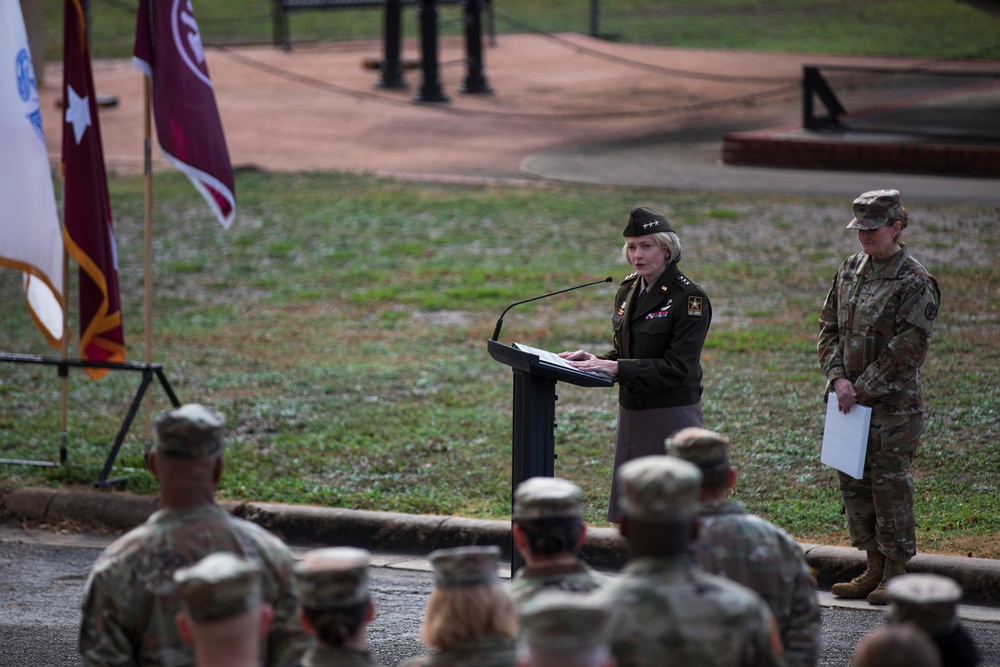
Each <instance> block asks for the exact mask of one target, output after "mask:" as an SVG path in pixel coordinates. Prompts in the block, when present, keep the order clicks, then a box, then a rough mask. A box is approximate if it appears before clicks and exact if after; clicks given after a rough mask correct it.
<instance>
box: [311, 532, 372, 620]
mask: <svg viewBox="0 0 1000 667" xmlns="http://www.w3.org/2000/svg"><path fill="white" fill-rule="evenodd" d="M369 563H371V554H370V553H369V552H368V551H366V550H365V549H356V548H354V547H328V548H325V549H313V550H312V551H310V552H308V553H307V554H306V555H305V556H304V557H303V558H302V560H300V561H299V562H297V563H296V564H295V583H296V585H297V586H298V589H299V606H301V607H303V608H305V609H316V610H330V609H346V608H348V607H354V606H356V605H359V604H361V603H363V602H366V601H367V600H368V597H369V593H368V565H369Z"/></svg>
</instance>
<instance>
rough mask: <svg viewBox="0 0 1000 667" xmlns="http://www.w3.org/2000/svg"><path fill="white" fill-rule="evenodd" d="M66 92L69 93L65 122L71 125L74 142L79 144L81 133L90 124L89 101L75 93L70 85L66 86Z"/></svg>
mask: <svg viewBox="0 0 1000 667" xmlns="http://www.w3.org/2000/svg"><path fill="white" fill-rule="evenodd" d="M66 92H67V93H69V106H68V107H67V108H66V122H67V123H71V124H72V125H73V137H74V138H76V143H77V145H78V146H79V145H80V139H81V138H83V133H84V132H86V131H87V128H88V127H89V126H90V103H89V102H88V98H87V97H80V96H79V95H77V94H76V91H75V90H73V87H72V86H66Z"/></svg>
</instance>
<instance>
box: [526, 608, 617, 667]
mask: <svg viewBox="0 0 1000 667" xmlns="http://www.w3.org/2000/svg"><path fill="white" fill-rule="evenodd" d="M611 614H612V612H611V610H610V609H609V608H607V607H606V606H604V605H602V604H601V603H600V602H599V601H598V600H597V599H596V598H594V597H592V596H587V595H579V594H575V593H569V592H565V591H543V592H542V593H540V594H539V595H537V596H535V597H534V598H532V599H531V600H529V601H528V602H527V603H526V604H525V605H524V606H523V607H522V608H521V609H520V617H519V622H520V627H521V646H520V648H519V650H518V654H519V657H520V658H521V660H520V662H521V664H524V665H529V666H530V667H601V666H602V665H604V664H606V663H607V662H608V660H609V656H610V654H611V647H610V643H609V642H610V630H611Z"/></svg>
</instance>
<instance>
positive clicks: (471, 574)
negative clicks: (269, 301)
mask: <svg viewBox="0 0 1000 667" xmlns="http://www.w3.org/2000/svg"><path fill="white" fill-rule="evenodd" d="M428 558H429V559H430V561H431V565H432V566H433V567H434V582H435V583H436V584H437V586H438V588H466V587H470V586H490V585H492V584H495V583H497V582H499V581H500V577H499V576H497V563H498V561H499V560H500V547H498V546H496V545H491V546H485V547H457V548H454V549H438V550H437V551H434V552H432V553H431V555H430V556H429V557H428Z"/></svg>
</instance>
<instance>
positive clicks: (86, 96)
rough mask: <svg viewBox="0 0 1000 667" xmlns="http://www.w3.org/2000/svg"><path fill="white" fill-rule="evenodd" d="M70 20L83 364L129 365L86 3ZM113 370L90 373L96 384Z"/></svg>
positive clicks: (66, 36) (68, 186) (73, 6)
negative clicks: (88, 362) (123, 328)
mask: <svg viewBox="0 0 1000 667" xmlns="http://www.w3.org/2000/svg"><path fill="white" fill-rule="evenodd" d="M63 21H64V22H63V109H64V118H63V121H64V122H63V133H62V170H63V179H64V185H63V197H64V212H63V224H64V226H63V239H64V241H65V244H66V250H67V251H69V254H70V256H72V257H73V259H75V260H76V262H77V264H79V265H80V358H81V359H86V360H97V361H124V360H125V333H124V331H123V330H122V311H121V300H120V298H119V293H118V251H117V249H116V248H115V234H114V229H113V228H112V224H111V203H110V201H109V199H108V179H107V176H106V174H105V172H104V150H103V148H102V147H101V125H100V122H99V118H98V116H97V103H96V101H95V99H94V96H95V93H94V75H93V73H92V72H91V69H90V50H89V49H88V47H87V28H86V24H85V22H84V17H83V8H82V7H81V5H80V0H66V3H65V17H64V20H63ZM107 372H108V371H107V370H106V369H103V368H88V369H87V373H89V374H90V376H91V377H92V378H94V379H95V380H98V379H100V378H101V377H103V376H104V375H105V374H106V373H107Z"/></svg>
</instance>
